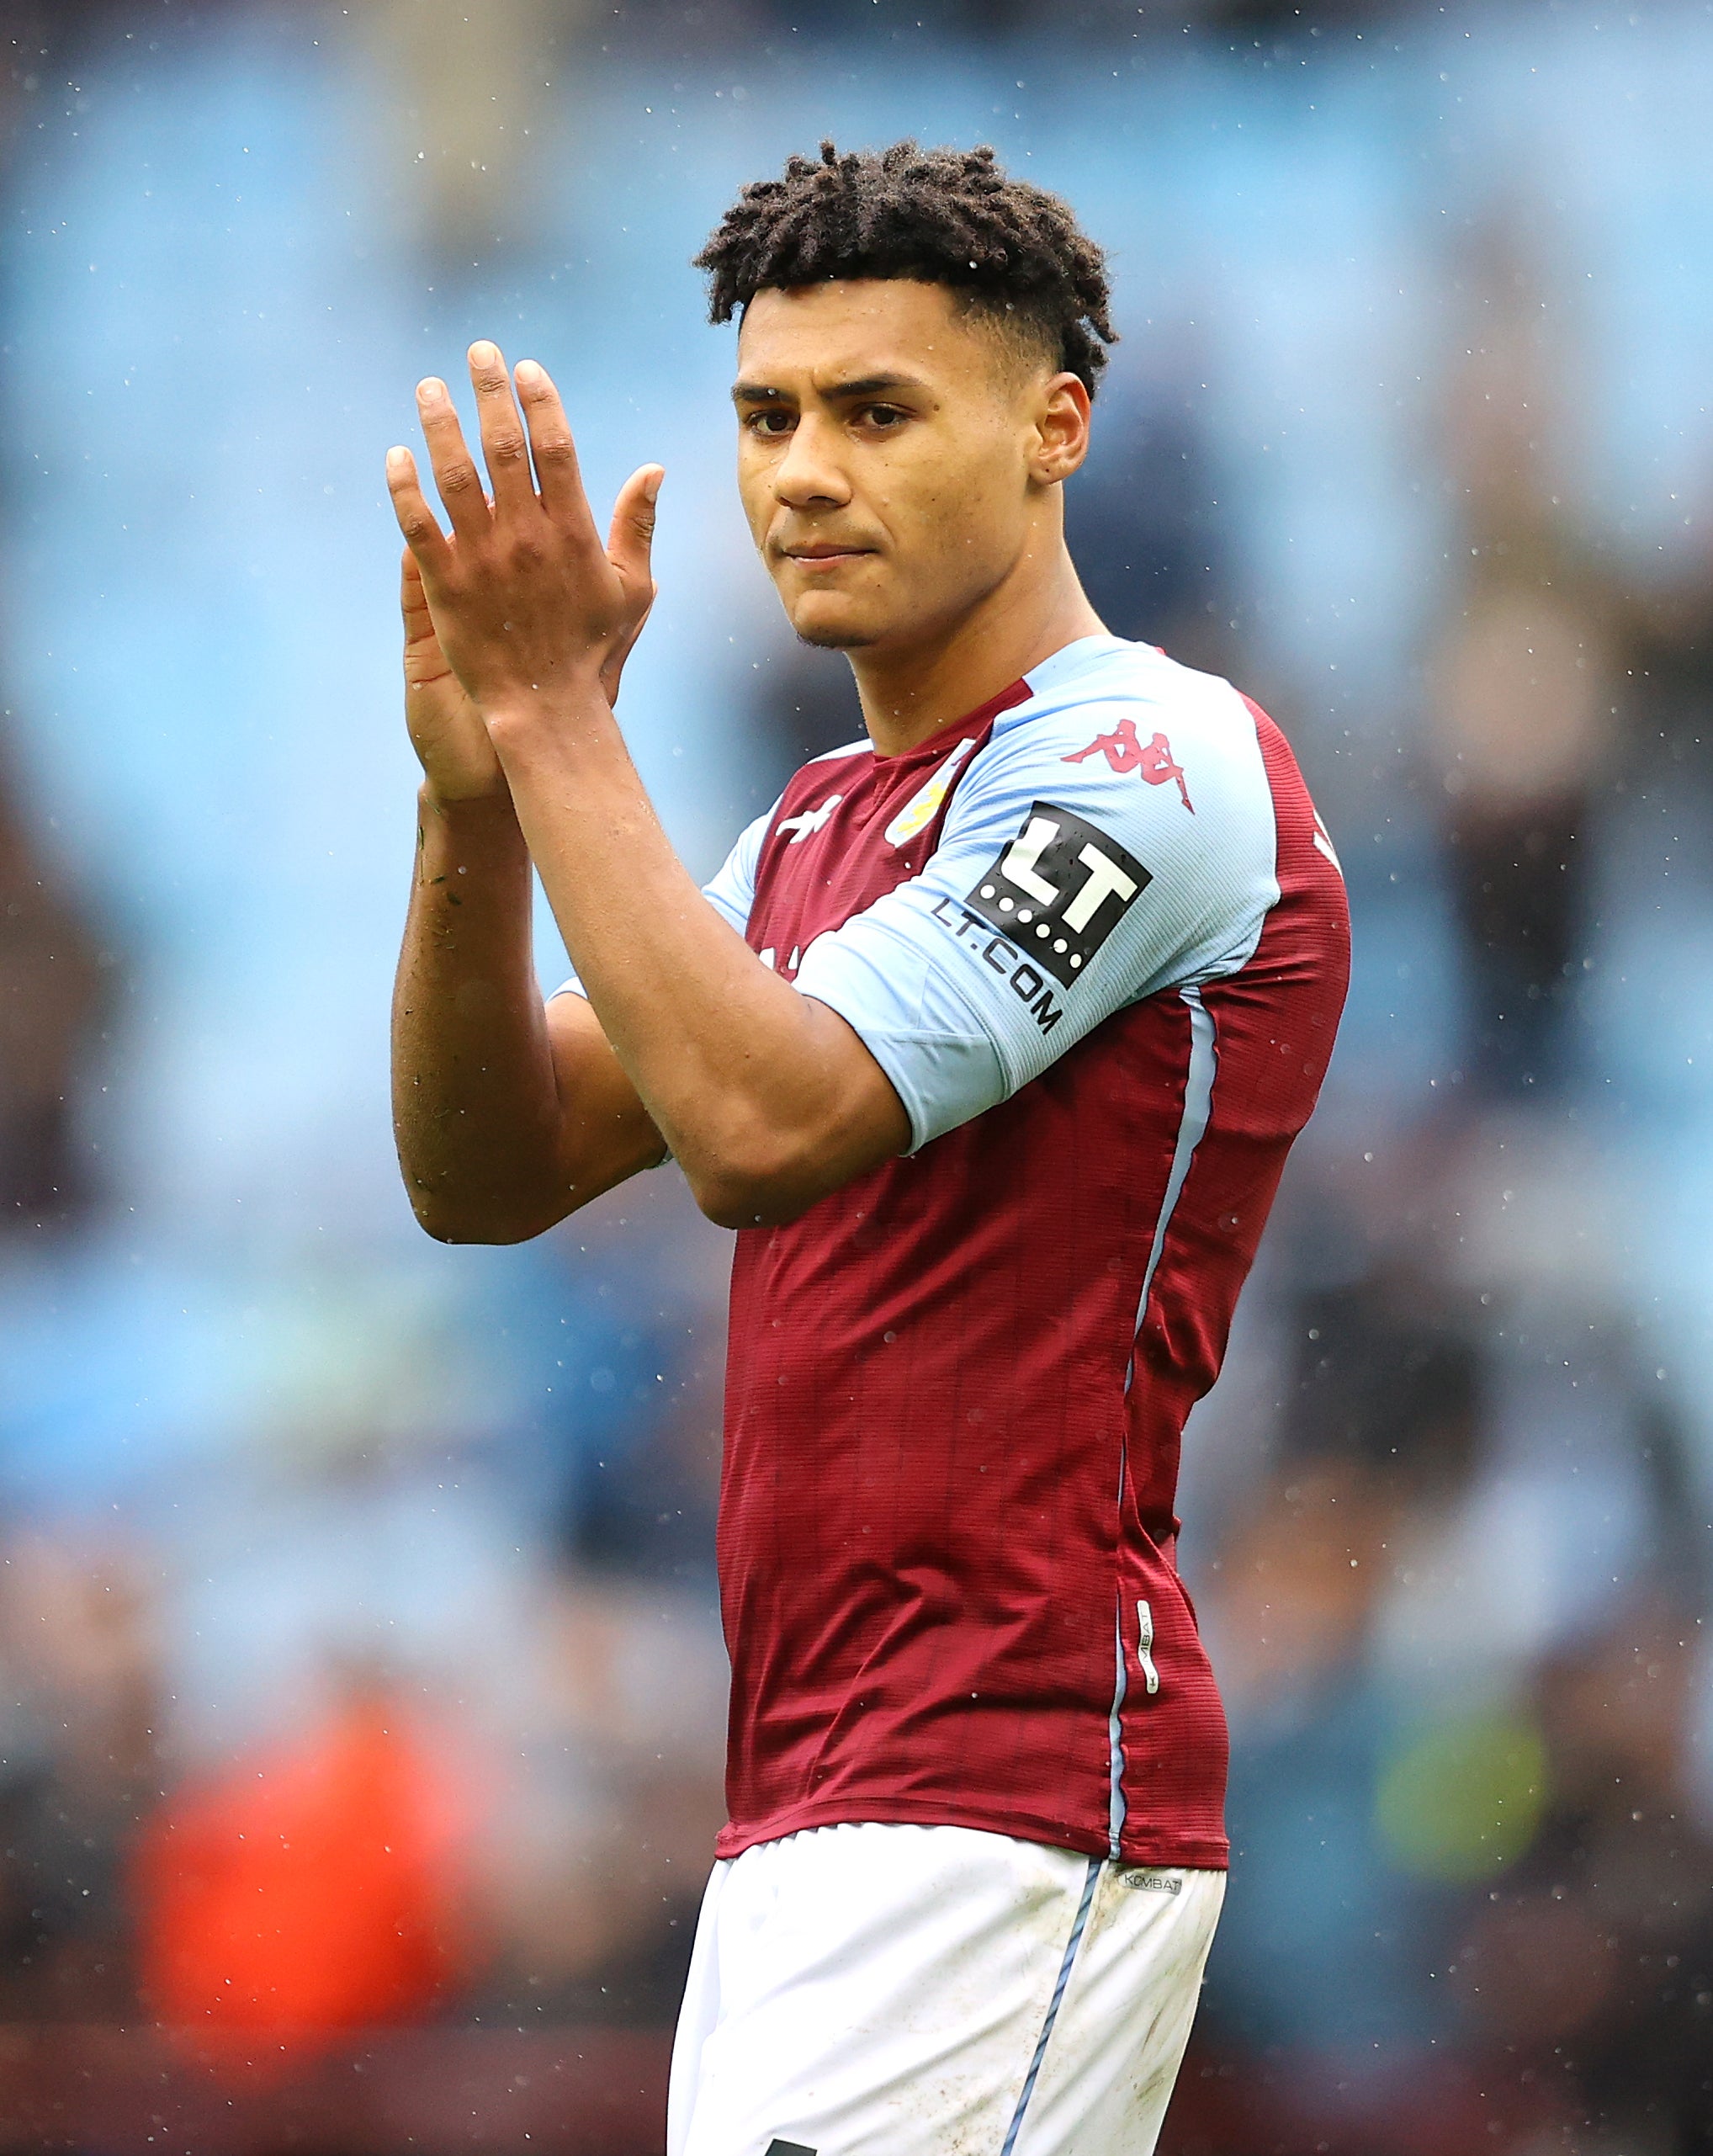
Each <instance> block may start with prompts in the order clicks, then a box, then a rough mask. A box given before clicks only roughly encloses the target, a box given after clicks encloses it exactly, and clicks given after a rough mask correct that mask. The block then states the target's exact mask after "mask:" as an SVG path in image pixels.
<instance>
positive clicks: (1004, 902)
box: [936, 801, 1153, 988]
mask: <svg viewBox="0 0 1713 2156" xmlns="http://www.w3.org/2000/svg"><path fill="white" fill-rule="evenodd" d="M1152 882H1153V875H1152V874H1151V873H1150V872H1149V871H1148V869H1146V868H1143V865H1142V863H1141V862H1139V861H1138V860H1136V859H1135V858H1133V857H1132V855H1130V854H1128V853H1127V852H1125V850H1124V848H1123V847H1122V846H1120V845H1119V843H1118V842H1117V841H1116V839H1112V838H1109V837H1108V836H1106V832H1105V831H1100V830H1097V829H1096V828H1095V826H1094V825H1093V824H1091V823H1085V821H1084V820H1083V819H1082V818H1081V817H1080V816H1079V815H1075V814H1074V812H1073V811H1072V810H1069V809H1062V808H1060V807H1059V805H1058V803H1057V802H1054V801H1037V802H1036V804H1035V805H1034V806H1033V807H1032V809H1031V810H1030V811H1029V814H1028V815H1027V816H1026V818H1025V819H1024V823H1023V828H1022V830H1021V831H1019V832H1018V834H1017V836H1016V837H1015V838H1014V839H1013V840H1012V841H1011V842H1010V845H1009V846H1008V847H1006V848H1005V851H1004V852H1002V853H1001V854H1000V858H998V860H997V861H995V862H994V865H993V867H992V868H989V871H988V873H987V874H986V875H984V877H982V878H981V879H980V880H979V881H978V883H977V884H976V886H975V889H973V891H971V893H970V894H969V896H968V898H967V899H965V900H964V901H963V904H964V907H965V909H966V911H967V912H968V913H969V914H973V915H977V916H979V917H980V918H981V919H982V920H983V921H987V922H989V924H990V925H991V926H992V927H995V928H997V929H998V930H999V931H1000V934H1001V935H1003V936H1005V937H1009V938H1010V941H1011V942H1012V943H1016V944H1017V945H1018V946H1019V947H1020V948H1021V949H1022V950H1024V951H1026V953H1028V955H1029V957H1030V958H1031V959H1033V960H1034V962H1035V964H1037V965H1038V966H1042V967H1044V968H1045V969H1046V970H1047V972H1048V973H1050V974H1052V975H1053V979H1054V980H1057V981H1059V982H1061V983H1062V984H1063V985H1064V986H1065V987H1067V988H1069V986H1070V985H1071V984H1072V982H1074V980H1075V979H1076V977H1077V975H1078V974H1079V973H1080V972H1081V971H1082V970H1083V969H1084V967H1085V966H1086V965H1087V964H1088V963H1089V961H1090V959H1092V958H1093V957H1094V955H1095V953H1096V952H1097V951H1098V950H1099V949H1100V947H1101V945H1102V944H1103V943H1105V942H1106V938H1107V937H1109V936H1110V935H1111V933H1112V931H1113V930H1114V929H1115V928H1116V927H1117V926H1118V924H1119V922H1120V921H1122V920H1123V918H1124V916H1125V915H1126V914H1127V912H1128V911H1130V909H1131V907H1132V905H1134V904H1135V903H1136V900H1137V899H1138V897H1139V896H1140V895H1141V894H1142V893H1143V891H1144V890H1145V889H1147V888H1148V884H1151V883H1152ZM936 911H937V909H936Z"/></svg>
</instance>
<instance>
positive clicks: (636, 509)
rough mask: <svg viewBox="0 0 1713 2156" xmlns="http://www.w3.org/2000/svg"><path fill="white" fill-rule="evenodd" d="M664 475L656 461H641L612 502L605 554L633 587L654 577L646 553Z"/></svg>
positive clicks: (650, 581)
mask: <svg viewBox="0 0 1713 2156" xmlns="http://www.w3.org/2000/svg"><path fill="white" fill-rule="evenodd" d="M665 477H666V473H665V472H664V471H663V470H661V468H660V465H644V466H643V467H642V469H641V470H640V471H634V472H633V473H632V474H631V475H630V477H629V478H628V480H626V481H625V482H624V484H623V486H621V487H620V488H619V490H618V500H617V501H616V502H614V503H613V528H612V530H611V531H610V532H609V533H608V534H607V559H608V560H609V561H611V562H612V563H613V566H614V567H615V568H616V569H617V570H618V572H619V574H620V575H621V576H623V578H624V581H625V582H626V584H627V585H628V586H630V587H632V588H633V589H638V588H641V587H645V586H648V585H650V584H651V583H652V581H653V572H652V571H651V570H650V566H649V557H650V552H651V551H652V550H653V547H654V542H655V501H656V500H657V498H658V497H659V495H660V481H662V480H663V479H665Z"/></svg>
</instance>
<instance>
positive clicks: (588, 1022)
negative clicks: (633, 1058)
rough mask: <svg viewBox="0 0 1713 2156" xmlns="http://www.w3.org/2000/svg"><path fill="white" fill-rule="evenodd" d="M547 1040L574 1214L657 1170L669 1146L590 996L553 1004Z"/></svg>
mask: <svg viewBox="0 0 1713 2156" xmlns="http://www.w3.org/2000/svg"><path fill="white" fill-rule="evenodd" d="M547 1038H548V1048H549V1054H551V1056H552V1059H553V1075H554V1087H555V1089H556V1090H557V1092H558V1095H559V1102H560V1127H559V1139H558V1155H559V1158H558V1168H559V1176H560V1184H561V1187H562V1188H563V1189H564V1190H565V1192H566V1193H567V1196H568V1197H569V1199H570V1203H568V1204H567V1206H566V1207H565V1211H566V1212H567V1213H575V1211H576V1210H577V1208H579V1207H580V1206H583V1205H586V1204H588V1203H589V1202H590V1200H591V1198H596V1197H600V1196H601V1194H602V1192H603V1191H609V1190H611V1189H612V1188H613V1187H614V1185H615V1184H618V1183H622V1182H626V1181H627V1180H628V1178H629V1177H630V1176H634V1175H637V1174H639V1173H640V1172H641V1171H642V1170H643V1169H644V1168H654V1167H658V1166H660V1162H661V1161H662V1160H665V1159H666V1140H665V1139H663V1138H662V1137H661V1135H660V1131H659V1130H658V1128H656V1127H655V1122H654V1118H652V1117H651V1116H650V1113H649V1112H648V1110H647V1109H646V1108H645V1107H644V1106H643V1104H642V1101H641V1098H640V1097H639V1094H638V1092H637V1090H636V1088H635V1086H633V1085H632V1084H631V1082H630V1080H629V1079H628V1077H627V1075H625V1071H624V1067H623V1065H622V1064H621V1063H620V1062H619V1060H618V1057H617V1056H616V1055H615V1054H613V1045H612V1043H611V1042H610V1041H609V1040H608V1039H607V1035H606V1033H604V1032H603V1031H602V1026H601V1021H600V1020H599V1019H598V1018H597V1017H596V1016H595V1013H594V1012H593V1010H592V1009H591V1007H590V1006H589V1004H588V1002H587V1001H586V998H584V997H583V996H578V995H576V994H574V993H568V994H564V995H560V996H554V997H552V998H551V999H550V1000H549V1003H548V1006H547ZM561 1217H563V1216H561Z"/></svg>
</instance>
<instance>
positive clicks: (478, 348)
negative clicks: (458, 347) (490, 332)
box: [469, 337, 500, 367]
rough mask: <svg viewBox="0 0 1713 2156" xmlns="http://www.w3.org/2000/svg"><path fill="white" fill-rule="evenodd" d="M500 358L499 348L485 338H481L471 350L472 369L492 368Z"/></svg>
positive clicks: (470, 361)
mask: <svg viewBox="0 0 1713 2156" xmlns="http://www.w3.org/2000/svg"><path fill="white" fill-rule="evenodd" d="M499 356H500V351H499V347H498V346H497V345H494V344H490V343H489V342H488V340H487V338H486V337H478V338H477V339H476V341H475V343H474V344H473V345H471V347H470V348H469V363H470V364H471V366H472V367H491V366H492V365H493V364H494V362H495V361H496V359H497V358H499Z"/></svg>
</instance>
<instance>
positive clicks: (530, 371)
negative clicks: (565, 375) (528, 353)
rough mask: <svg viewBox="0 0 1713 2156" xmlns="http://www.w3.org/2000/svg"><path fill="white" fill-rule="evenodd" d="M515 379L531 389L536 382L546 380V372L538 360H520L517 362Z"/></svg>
mask: <svg viewBox="0 0 1713 2156" xmlns="http://www.w3.org/2000/svg"><path fill="white" fill-rule="evenodd" d="M517 379H518V380H519V381H520V382H522V383H527V384H528V386H529V387H530V388H531V389H533V388H534V386H535V385H536V384H537V383H538V382H543V381H545V380H547V371H546V369H544V367H543V366H542V365H541V364H540V362H539V361H538V360H535V359H520V360H519V361H518V362H517Z"/></svg>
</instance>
